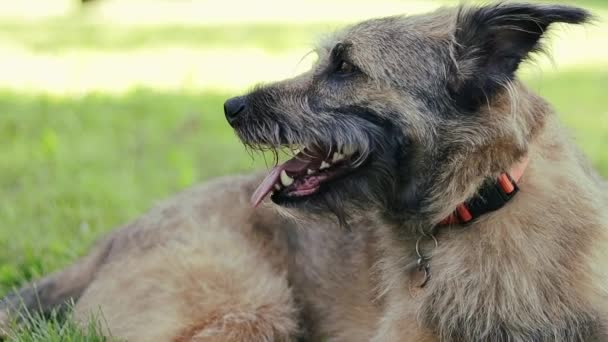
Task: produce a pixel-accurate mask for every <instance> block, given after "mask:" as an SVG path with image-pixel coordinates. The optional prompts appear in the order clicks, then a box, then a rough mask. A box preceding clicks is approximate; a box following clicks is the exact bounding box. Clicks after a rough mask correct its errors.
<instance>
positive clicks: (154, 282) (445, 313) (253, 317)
mask: <svg viewBox="0 0 608 342" xmlns="http://www.w3.org/2000/svg"><path fill="white" fill-rule="evenodd" d="M588 19H589V15H588V13H587V12H585V11H583V10H581V9H577V8H572V7H566V6H549V5H527V4H511V3H502V4H496V5H489V6H484V7H461V8H456V9H441V10H439V11H437V12H434V13H430V14H426V15H420V16H409V17H391V18H383V19H376V20H370V21H366V22H363V23H360V24H357V25H354V26H352V27H349V28H347V29H345V30H343V31H341V32H339V33H338V34H337V35H336V36H335V37H333V38H332V39H330V40H327V41H325V43H324V44H322V46H321V47H320V48H319V50H318V52H319V61H318V63H317V65H316V66H315V67H314V68H313V70H311V71H310V72H307V73H305V74H303V75H301V76H298V77H296V78H294V79H290V80H286V81H283V82H279V83H276V84H271V85H267V86H263V87H259V88H257V89H256V90H254V91H253V92H251V93H250V94H248V95H247V97H246V99H247V108H246V109H245V111H244V112H243V113H241V114H240V116H239V120H238V121H235V122H232V125H233V126H234V128H235V131H236V133H237V134H238V135H239V137H240V138H241V139H242V141H243V142H244V143H245V144H247V145H248V146H250V147H253V148H256V149H258V148H271V149H273V150H277V149H280V148H281V147H283V146H289V145H293V144H298V145H305V146H308V147H310V146H316V147H325V148H327V147H328V146H351V147H356V149H357V151H358V153H359V154H358V158H359V160H357V161H356V162H355V163H356V165H357V166H358V168H357V169H356V170H355V171H353V172H352V173H350V174H348V175H347V176H345V177H343V178H341V179H337V180H334V181H332V182H331V183H329V184H327V186H325V188H324V189H323V192H322V193H319V194H316V195H313V196H311V197H310V198H307V199H305V200H301V201H279V200H278V199H276V198H273V199H275V200H276V201H277V202H279V203H281V206H276V205H273V204H271V203H269V202H265V203H264V205H263V206H261V207H259V208H257V209H254V208H252V207H251V206H250V205H249V203H248V201H249V197H250V195H251V193H252V192H253V189H254V187H255V185H257V184H258V183H259V182H260V177H259V176H258V175H252V176H242V177H229V178H225V179H222V180H217V181H215V182H212V183H210V184H207V185H204V186H200V187H196V188H194V189H191V190H189V191H186V192H184V193H182V194H180V195H178V196H177V197H175V198H174V199H172V200H170V201H168V202H166V203H164V204H162V205H160V206H159V207H157V208H155V209H154V210H152V211H150V212H149V213H148V214H146V215H144V216H143V217H142V218H140V219H138V220H136V221H135V222H132V223H131V224H129V225H128V226H126V227H123V228H121V229H119V230H116V231H114V232H113V233H111V234H110V235H109V236H108V237H106V238H105V239H103V240H101V241H100V242H99V243H98V244H97V246H96V247H95V248H94V249H93V251H92V252H91V254H90V255H89V256H87V257H85V258H84V259H82V260H81V261H79V262H77V263H76V264H74V265H73V266H71V267H69V268H68V269H66V270H64V271H60V272H58V273H57V274H54V275H51V276H49V277H47V278H44V279H42V280H41V281H38V282H35V283H33V284H32V285H30V286H28V287H26V288H24V289H22V290H21V291H19V292H18V293H16V294H13V295H11V296H9V297H7V298H5V299H4V301H3V302H2V304H0V305H1V306H0V308H4V314H3V315H4V316H8V314H15V313H16V312H18V306H19V303H21V302H22V303H23V304H25V306H26V307H27V308H28V309H30V310H36V309H40V310H43V311H48V310H50V309H52V308H54V307H57V306H58V305H60V304H61V303H63V302H65V301H66V300H68V299H70V298H72V299H77V303H76V307H75V313H74V315H75V317H76V318H77V319H79V320H86V319H87V318H88V317H90V315H92V314H93V315H94V314H96V313H99V312H100V313H101V314H102V315H103V319H104V322H105V323H107V328H108V329H109V331H108V333H111V334H112V335H113V336H116V337H120V338H126V339H128V340H130V341H293V340H298V339H300V340H310V341H319V340H322V339H326V340H328V341H349V342H350V341H416V342H425V341H427V342H431V341H522V342H523V341H605V340H608V334H607V330H606V322H607V318H608V317H607V314H608V312H607V311H608V297H607V293H606V285H607V284H608V283H607V282H606V281H607V279H606V268H607V266H605V265H604V264H605V261H606V260H608V259H607V258H606V256H604V255H603V251H604V250H605V248H606V242H608V236H606V233H607V229H608V213H607V212H606V204H607V203H608V196H606V193H608V191H606V190H608V187H606V184H605V183H604V182H603V181H602V180H601V179H600V177H599V176H598V175H597V174H596V173H595V172H594V171H593V170H592V169H591V167H590V166H589V165H588V162H587V160H586V159H585V158H584V156H582V154H581V153H580V152H579V151H578V150H577V149H576V147H574V145H573V144H572V143H571V142H570V141H569V139H568V138H567V136H566V134H565V133H564V132H563V130H562V128H561V126H560V124H559V123H558V122H557V119H556V116H555V114H554V113H553V110H552V108H551V107H550V106H549V105H548V104H547V103H546V102H545V101H544V100H543V99H541V98H540V97H538V96H537V95H535V94H534V93H532V92H531V91H530V90H528V89H527V88H526V87H525V86H524V85H523V84H521V83H520V82H519V81H518V80H517V78H516V76H515V72H516V70H517V68H518V66H519V64H520V63H521V62H522V61H523V60H525V59H526V58H527V57H528V56H529V54H530V53H533V52H536V51H538V50H539V49H540V43H539V40H540V39H541V38H542V36H543V34H544V33H545V31H546V30H547V29H548V28H549V26H551V25H552V24H553V23H559V22H565V23H582V22H585V21H587V20H588ZM338 43H339V44H338ZM343 61H346V62H348V63H350V64H352V65H354V66H355V67H354V68H346V69H345V70H344V69H341V66H342V62H343ZM524 156H527V157H528V158H529V160H530V162H529V166H528V168H527V169H526V172H525V174H524V176H523V178H522V180H521V181H520V184H519V185H520V188H521V191H520V192H519V193H518V194H517V195H516V196H515V198H514V199H513V200H512V201H510V202H509V203H508V204H507V205H506V206H504V207H503V208H502V209H500V210H498V211H496V212H493V213H489V214H487V215H484V216H482V217H480V218H479V219H478V220H476V221H474V222H473V223H471V224H469V225H467V226H459V225H453V226H449V227H439V228H437V224H438V223H439V222H440V221H441V220H442V219H443V218H445V217H447V216H448V215H449V214H450V213H451V212H452V211H453V210H454V208H455V207H456V206H457V205H458V204H459V203H461V202H463V201H465V200H467V199H469V198H471V197H472V196H474V195H475V193H476V192H477V191H478V190H479V188H480V186H481V184H482V183H483V182H484V181H486V180H487V179H491V178H494V177H496V176H497V175H498V174H499V173H501V172H503V171H507V170H509V169H510V167H511V166H512V165H514V164H515V163H517V162H518V161H519V160H521V158H523V157H524ZM279 212H282V213H283V214H287V215H280V213H279ZM336 217H337V218H338V220H336ZM423 233H424V234H429V233H433V234H435V236H436V238H437V240H438V245H437V247H435V248H430V249H429V248H428V247H429V246H425V248H426V250H427V253H432V259H431V261H430V269H431V279H430V281H429V282H428V284H427V285H426V286H425V287H423V288H421V287H419V286H418V285H419V280H420V277H419V273H418V272H416V254H415V248H414V247H415V242H416V240H417V239H418V238H419V237H420V236H421V234H423ZM431 247H432V246H431ZM17 298H20V300H19V299H17ZM0 314H2V311H0Z"/></svg>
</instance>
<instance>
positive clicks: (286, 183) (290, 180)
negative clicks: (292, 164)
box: [281, 170, 293, 186]
mask: <svg viewBox="0 0 608 342" xmlns="http://www.w3.org/2000/svg"><path fill="white" fill-rule="evenodd" d="M281 183H282V184H283V186H290V185H291V184H293V178H291V177H289V176H288V175H287V172H285V170H283V171H281Z"/></svg>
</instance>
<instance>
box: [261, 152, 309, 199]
mask: <svg viewBox="0 0 608 342" xmlns="http://www.w3.org/2000/svg"><path fill="white" fill-rule="evenodd" d="M313 162H314V160H311V159H310V157H309V156H306V155H305V154H303V153H298V155H296V156H295V157H293V158H291V159H289V160H288V161H286V162H284V163H283V164H281V165H277V166H275V167H274V168H272V170H271V171H270V173H269V174H268V176H266V178H264V180H263V181H262V184H260V185H259V186H258V188H257V189H255V192H254V193H253V195H252V196H251V203H252V204H253V206H254V207H257V206H258V205H259V204H260V202H262V200H264V198H265V197H266V196H267V195H268V194H269V193H270V192H271V191H272V189H273V187H274V185H275V184H277V182H279V178H280V177H281V171H283V170H285V171H287V172H289V173H291V174H300V173H303V172H305V171H306V169H307V168H308V167H309V166H310V165H311V164H312V163H313Z"/></svg>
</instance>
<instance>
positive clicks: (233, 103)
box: [224, 96, 245, 124]
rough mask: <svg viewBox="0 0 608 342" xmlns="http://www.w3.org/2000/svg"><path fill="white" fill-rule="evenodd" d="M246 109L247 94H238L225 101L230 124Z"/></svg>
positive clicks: (225, 109)
mask: <svg viewBox="0 0 608 342" xmlns="http://www.w3.org/2000/svg"><path fill="white" fill-rule="evenodd" d="M244 110H245V96H237V97H233V98H231V99H228V100H226V102H224V114H225V115H226V120H228V122H229V123H230V124H232V123H234V121H235V120H236V119H237V118H238V116H239V114H241V113H242V112H243V111H244Z"/></svg>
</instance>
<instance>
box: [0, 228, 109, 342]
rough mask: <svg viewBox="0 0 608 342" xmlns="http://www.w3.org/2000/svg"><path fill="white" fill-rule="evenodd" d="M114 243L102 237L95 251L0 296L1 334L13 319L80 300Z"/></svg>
mask: <svg viewBox="0 0 608 342" xmlns="http://www.w3.org/2000/svg"><path fill="white" fill-rule="evenodd" d="M111 245H112V237H111V236H110V237H107V238H105V239H102V240H101V241H99V242H98V243H97V244H96V246H95V247H94V248H93V250H92V252H91V253H90V254H89V255H87V256H85V257H84V258H82V259H81V260H80V261H78V262H76V263H74V264H72V265H70V266H69V267H67V268H65V269H64V270H61V271H58V272H56V273H53V274H51V275H49V276H46V277H44V278H42V279H40V280H38V281H35V282H32V283H30V284H28V285H26V286H25V287H23V288H21V289H19V290H17V291H14V292H12V293H9V294H8V295H7V296H6V297H4V298H2V299H1V300H0V336H2V335H3V334H6V333H7V332H6V329H7V326H8V323H9V321H10V319H12V318H16V319H21V318H23V317H26V316H28V315H30V314H36V313H41V314H49V313H50V312H51V311H52V310H62V309H64V308H65V306H66V305H67V304H68V303H69V302H70V301H72V300H73V301H76V300H77V299H78V298H79V297H80V295H81V294H82V292H83V291H84V290H85V289H86V287H87V286H88V284H89V283H90V282H91V280H92V279H93V277H94V275H95V273H96V271H97V269H98V268H99V266H100V265H101V264H102V263H103V261H104V259H105V258H106V256H107V255H108V253H109V250H110V248H111Z"/></svg>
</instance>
